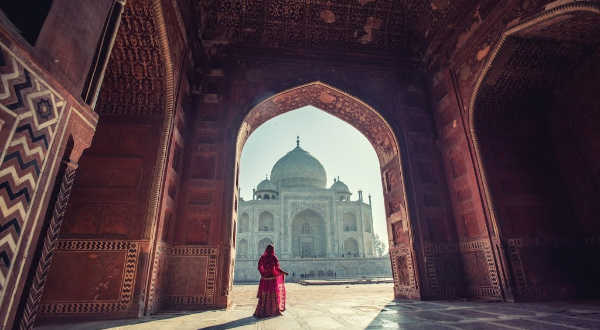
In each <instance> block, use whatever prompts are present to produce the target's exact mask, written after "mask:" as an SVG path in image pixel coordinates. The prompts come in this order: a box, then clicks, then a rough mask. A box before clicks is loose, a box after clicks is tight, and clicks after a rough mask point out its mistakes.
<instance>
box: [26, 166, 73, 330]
mask: <svg viewBox="0 0 600 330" xmlns="http://www.w3.org/2000/svg"><path fill="white" fill-rule="evenodd" d="M76 173H77V163H74V162H71V161H66V162H65V169H64V175H63V177H62V178H61V181H60V189H59V191H58V195H57V198H56V203H55V204H54V209H53V210H52V218H51V219H50V223H49V224H48V229H47V231H46V235H45V237H44V240H43V243H42V244H43V247H42V253H41V255H40V259H39V261H38V263H37V266H36V268H35V274H34V277H33V279H32V283H31V287H30V289H29V293H28V295H27V301H26V303H25V306H24V307H23V312H22V315H21V320H20V321H19V329H21V330H25V329H33V326H34V324H35V320H36V318H37V315H38V313H39V306H40V302H41V300H42V296H43V294H44V287H45V286H46V280H47V278H48V270H49V269H50V266H51V265H52V259H53V256H54V250H55V249H56V243H57V240H58V236H59V234H60V230H61V227H62V223H63V220H64V218H65V212H66V211H67V207H68V205H69V199H70V197H71V189H72V188H73V182H74V181H75V174H76Z"/></svg>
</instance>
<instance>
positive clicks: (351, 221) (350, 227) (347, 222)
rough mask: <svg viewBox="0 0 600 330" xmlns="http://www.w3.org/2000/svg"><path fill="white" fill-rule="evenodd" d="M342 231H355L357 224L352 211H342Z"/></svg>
mask: <svg viewBox="0 0 600 330" xmlns="http://www.w3.org/2000/svg"><path fill="white" fill-rule="evenodd" d="M343 222H344V225H343V226H344V231H346V232H351V231H357V230H358V224H357V221H356V216H355V215H354V213H349V212H346V213H344V219H343Z"/></svg>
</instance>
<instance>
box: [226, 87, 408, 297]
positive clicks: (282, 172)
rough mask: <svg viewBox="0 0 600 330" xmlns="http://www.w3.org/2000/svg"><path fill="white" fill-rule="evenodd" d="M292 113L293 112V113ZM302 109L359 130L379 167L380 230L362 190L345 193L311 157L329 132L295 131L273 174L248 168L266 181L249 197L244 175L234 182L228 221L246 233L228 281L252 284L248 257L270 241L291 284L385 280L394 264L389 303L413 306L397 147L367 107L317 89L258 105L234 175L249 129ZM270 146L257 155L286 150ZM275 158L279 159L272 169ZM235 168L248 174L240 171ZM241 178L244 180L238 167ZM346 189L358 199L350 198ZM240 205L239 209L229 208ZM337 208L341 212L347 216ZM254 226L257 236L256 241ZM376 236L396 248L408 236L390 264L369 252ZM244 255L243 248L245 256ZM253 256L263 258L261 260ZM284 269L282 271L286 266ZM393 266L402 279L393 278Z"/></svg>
mask: <svg viewBox="0 0 600 330" xmlns="http://www.w3.org/2000/svg"><path fill="white" fill-rule="evenodd" d="M305 106H306V107H308V106H310V108H312V109H301V108H303V107H305ZM292 110H296V111H293V112H290V111H292ZM307 110H312V111H315V112H318V113H320V114H321V116H327V117H331V115H333V116H334V117H337V118H331V119H333V120H337V121H339V122H341V123H342V124H343V125H346V126H348V128H349V129H354V130H355V131H358V132H356V133H362V135H361V136H362V138H363V140H365V141H364V142H365V143H366V144H367V145H368V146H369V147H370V148H371V153H372V154H373V155H372V156H373V160H374V159H377V160H376V161H375V160H374V163H373V165H374V167H373V168H376V167H377V163H378V164H379V169H378V170H376V174H375V177H376V181H377V188H376V189H377V190H378V191H379V196H380V197H379V198H378V200H377V202H378V203H380V204H381V207H380V209H381V211H380V213H379V219H380V220H379V221H380V223H378V222H377V221H376V222H373V220H374V219H373V215H371V214H370V211H371V204H372V202H373V198H372V196H369V197H367V195H366V194H363V191H358V189H360V188H362V187H351V188H352V189H349V187H348V185H347V184H346V183H344V181H347V180H349V179H350V178H349V179H346V178H342V177H338V175H337V174H336V173H326V171H325V170H324V168H323V166H322V165H321V163H320V161H319V159H318V158H319V157H315V155H312V154H311V152H313V150H314V151H315V153H316V152H317V151H318V152H321V151H320V149H321V146H322V145H325V144H326V142H328V139H331V138H332V137H331V136H330V135H328V134H330V132H326V133H325V134H322V135H318V134H312V133H311V134H309V135H306V137H305V138H304V137H303V136H305V134H303V133H302V132H295V131H294V132H293V133H292V134H297V135H299V137H296V145H295V148H294V145H293V144H291V143H290V144H288V146H289V147H288V150H289V149H292V150H291V151H289V152H287V154H285V155H284V156H283V157H281V154H282V153H284V152H285V151H288V150H282V151H281V152H279V154H274V155H271V156H270V157H272V159H271V160H270V161H271V164H274V165H273V168H272V169H271V171H270V173H268V165H267V166H263V168H261V169H255V171H262V172H260V173H256V174H255V175H256V176H260V177H262V178H264V174H267V177H266V178H264V179H262V181H261V182H260V183H259V184H258V185H256V186H254V187H253V188H254V189H252V188H250V187H249V186H248V187H247V185H246V184H245V182H244V176H243V175H241V176H240V179H238V180H236V181H237V182H238V184H239V186H238V189H241V191H239V190H238V191H236V193H235V194H234V198H235V199H236V201H234V203H233V204H232V205H237V207H238V209H237V210H234V221H236V220H237V221H240V224H237V225H236V224H235V223H234V225H233V226H232V228H236V227H237V228H242V230H245V229H246V228H250V229H249V231H247V232H242V230H238V232H237V233H236V234H235V236H234V237H236V241H237V242H236V249H238V248H241V249H242V250H241V254H240V252H236V259H235V262H236V265H235V281H236V282H246V281H258V279H259V275H258V273H257V272H256V261H257V260H258V257H259V256H260V255H258V254H257V255H254V256H252V255H251V253H255V252H254V251H255V250H256V249H257V248H258V247H259V245H260V244H257V243H258V242H263V241H264V240H267V239H268V240H269V241H271V242H273V243H274V244H275V247H276V251H277V253H278V254H281V256H280V259H283V260H287V259H288V258H289V260H290V261H291V265H293V266H291V267H292V268H293V269H288V271H289V272H290V275H291V278H292V280H296V281H301V280H305V279H310V278H328V277H332V278H334V277H337V276H341V277H344V276H346V277H355V276H361V274H360V273H361V272H363V271H366V272H369V269H372V270H373V271H372V272H373V274H372V275H375V274H374V273H375V272H377V271H383V272H382V273H385V270H386V267H387V269H389V268H390V260H392V262H391V265H392V267H391V268H392V273H393V277H394V283H395V284H394V288H395V290H394V291H395V295H396V296H397V297H405V298H417V297H418V296H419V293H418V289H417V288H418V285H417V284H416V282H417V275H416V267H414V266H413V259H412V255H414V254H413V253H412V252H411V251H412V250H413V247H412V239H411V235H410V225H408V224H410V219H409V216H408V211H407V207H406V203H405V197H404V196H405V195H406V193H405V188H404V180H403V177H402V171H401V168H402V166H401V160H400V157H399V149H398V142H397V138H396V136H395V134H394V132H393V131H392V129H391V128H390V126H389V125H388V124H387V122H386V121H385V119H383V117H381V116H380V115H379V114H378V113H377V112H376V111H375V110H374V109H372V108H371V107H369V106H368V105H367V104H365V103H363V102H361V101H360V100H358V99H356V98H354V97H352V96H350V95H347V94H345V93H343V92H341V91H339V90H337V89H335V88H333V87H331V86H328V85H326V84H323V83H321V82H315V83H311V84H307V85H303V86H300V87H297V88H293V89H290V90H287V91H284V92H282V93H279V94H277V95H274V96H272V97H270V98H268V99H266V100H264V101H263V102H261V103H259V104H258V105H257V106H255V107H254V108H253V109H252V110H251V111H250V112H249V113H248V114H247V115H246V117H245V118H244V120H243V122H242V123H241V127H240V130H239V133H238V138H237V154H236V155H237V156H236V163H235V164H236V169H235V170H236V173H238V171H239V168H240V163H241V161H242V159H244V158H245V155H244V156H242V149H243V147H244V145H245V143H246V141H247V140H248V138H249V137H250V134H251V133H253V132H254V130H255V129H257V128H258V127H259V126H260V125H262V124H263V123H266V122H267V121H269V120H270V119H272V118H274V117H277V116H279V115H281V114H284V113H286V114H285V115H284V116H288V115H290V116H292V115H293V114H294V113H301V112H302V111H307ZM287 112H290V113H287ZM282 117H283V116H282ZM277 119H278V118H277ZM277 119H275V120H277ZM340 120H341V121H340ZM299 122H301V120H298V119H296V121H295V123H296V125H298V123H299ZM348 124H349V125H348ZM266 126H269V123H266ZM290 127H294V125H291V126H290ZM261 128H262V127H261ZM325 131H327V130H325ZM287 134H289V132H287ZM317 135H318V136H317ZM358 135H360V134H358ZM269 138H270V139H271V142H265V141H263V142H262V143H261V144H260V145H259V146H258V147H257V148H258V149H260V150H262V151H271V150H270V149H273V150H276V146H277V145H278V143H280V142H283V141H279V140H280V139H281V138H280V137H278V136H270V137H269ZM250 140H252V138H251V139H250ZM286 140H287V139H286ZM289 140H291V138H290V139H289ZM342 140H343V138H342ZM291 141H293V140H291ZM291 141H290V142H291ZM292 143H293V142H292ZM311 144H312V145H311ZM249 145H250V143H249ZM346 147H347V148H348V149H347V150H348V151H349V155H350V158H351V157H352V147H353V146H352V144H350V145H347V146H346ZM305 149H306V150H305ZM373 151H374V153H373ZM323 154H325V153H323ZM319 156H320V155H319ZM355 156H356V157H358V155H355ZM278 157H281V158H279V159H278V160H277V158H278ZM325 157H326V156H325ZM242 166H246V163H244V165H242ZM340 168H344V166H341V167H340ZM242 171H245V169H244V167H242ZM265 172H267V173H265ZM269 174H270V177H269ZM328 175H331V176H332V177H330V176H328ZM357 176H358V177H360V176H361V175H360V174H358V175H357ZM255 181H257V180H255ZM251 184H256V182H253V183H251ZM382 188H383V189H382ZM311 190H312V191H311ZM351 190H355V193H354V196H352V195H353V193H352V191H351ZM370 193H374V192H370ZM265 196H268V197H269V198H265ZM238 198H239V203H236V202H237V201H238ZM259 204H260V205H259ZM344 206H346V207H347V209H346V210H345V209H344ZM266 211H268V212H270V214H272V215H274V218H275V221H274V224H273V230H272V231H271V232H266V231H261V229H262V226H261V225H260V216H261V214H264V212H266ZM236 216H237V217H236ZM384 219H385V220H384ZM253 220H254V221H255V224H254V223H253ZM375 220H376V219H375ZM246 223H248V224H246ZM398 223H405V225H404V226H402V228H403V229H404V230H403V231H397V232H396V233H394V234H393V235H392V234H391V233H392V232H393V230H394V229H395V228H398V227H397V226H398ZM253 225H254V226H255V227H256V232H254V233H253V232H252V228H253ZM384 228H385V229H384ZM378 232H379V233H378ZM376 234H377V235H378V236H379V238H380V239H382V240H387V241H388V242H400V241H402V240H399V239H398V238H397V237H395V236H397V235H405V236H406V239H405V240H404V242H405V243H406V244H405V245H402V246H399V244H394V243H392V244H391V246H390V250H389V253H390V255H386V257H383V258H382V257H378V255H377V250H376V249H375V247H376V246H377V245H378V243H377V242H376V240H375V235H376ZM381 236H384V237H386V238H387V239H386V238H381ZM253 242H257V243H254V244H256V245H254V246H256V247H257V248H253V247H252V246H253ZM380 245H381V244H380ZM246 246H248V248H247V250H246ZM246 251H251V253H246ZM256 252H260V253H262V251H256ZM400 255H402V256H403V257H402V258H400V259H402V260H405V261H406V262H404V263H402V264H398V263H394V262H393V260H399V259H398V256H400ZM242 258H246V259H242ZM361 258H362V259H364V260H368V259H371V260H372V262H373V265H372V267H365V266H364V265H362V264H357V265H356V266H355V267H353V266H351V265H350V264H349V263H352V262H358V263H360V260H359V259H361ZM283 260H282V261H283ZM328 260H329V261H328ZM331 260H339V261H336V262H337V263H339V265H337V266H339V267H336V265H334V264H333V263H331ZM381 261H383V263H382V264H381V265H379V264H377V263H381ZM318 263H323V267H318V266H315V264H318ZM345 263H348V265H345ZM282 266H283V267H285V264H284V263H283V262H282ZM394 267H395V268H403V270H401V271H398V269H394ZM309 268H310V269H309ZM313 268H314V269H313ZM404 269H408V270H407V271H406V270H404ZM402 274H406V278H403V279H399V278H398V276H399V275H402Z"/></svg>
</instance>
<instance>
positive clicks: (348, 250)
mask: <svg viewBox="0 0 600 330" xmlns="http://www.w3.org/2000/svg"><path fill="white" fill-rule="evenodd" d="M359 256H360V249H359V247H358V242H357V241H356V240H355V239H354V238H346V239H345V240H344V257H346V258H351V257H359Z"/></svg>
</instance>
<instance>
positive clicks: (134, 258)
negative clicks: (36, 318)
mask: <svg viewBox="0 0 600 330" xmlns="http://www.w3.org/2000/svg"><path fill="white" fill-rule="evenodd" d="M59 251H75V252H96V251H127V254H126V257H125V261H124V265H123V280H122V282H121V290H120V294H119V298H118V299H115V300H110V301H88V302H86V301H75V302H53V303H49V304H42V305H41V306H40V313H42V314H101V313H114V312H121V311H126V310H128V309H129V306H130V305H131V304H132V303H133V302H132V299H131V298H132V296H133V290H134V287H135V279H136V274H137V265H138V257H139V253H140V242H137V241H113V240H70V239H60V240H58V241H57V244H56V252H59Z"/></svg>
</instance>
